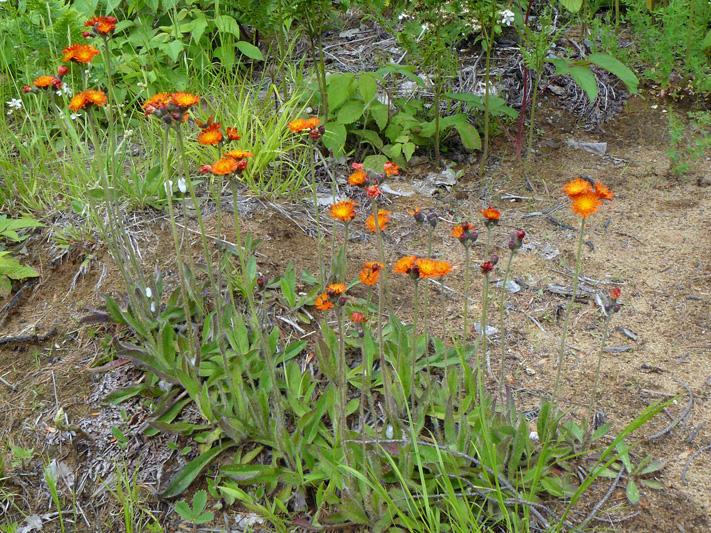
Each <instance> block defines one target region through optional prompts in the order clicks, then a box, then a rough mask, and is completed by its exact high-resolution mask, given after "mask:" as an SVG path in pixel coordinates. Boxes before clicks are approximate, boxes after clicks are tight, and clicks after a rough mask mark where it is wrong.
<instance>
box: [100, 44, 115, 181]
mask: <svg viewBox="0 0 711 533" xmlns="http://www.w3.org/2000/svg"><path fill="white" fill-rule="evenodd" d="M102 38H103V40H104V63H105V64H106V94H107V95H108V105H107V106H106V118H107V119H108V121H109V138H108V143H109V146H108V150H107V152H108V155H109V158H110V159H109V160H110V163H111V174H112V175H113V174H114V173H115V172H116V171H117V168H116V137H115V128H116V125H115V124H114V112H113V109H112V107H111V106H112V105H116V100H115V99H114V83H113V79H112V73H111V54H110V52H109V36H108V35H102Z"/></svg>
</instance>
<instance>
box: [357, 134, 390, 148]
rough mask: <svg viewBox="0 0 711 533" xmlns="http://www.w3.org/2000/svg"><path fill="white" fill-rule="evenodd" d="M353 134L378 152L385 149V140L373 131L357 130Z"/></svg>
mask: <svg viewBox="0 0 711 533" xmlns="http://www.w3.org/2000/svg"><path fill="white" fill-rule="evenodd" d="M353 133H355V134H356V135H357V136H358V137H360V138H361V139H363V141H365V142H367V143H370V144H372V145H373V146H374V147H375V148H376V149H377V150H382V149H383V140H382V139H381V138H380V135H378V134H377V133H375V132H374V131H373V130H362V131H361V130H356V131H354V132H353Z"/></svg>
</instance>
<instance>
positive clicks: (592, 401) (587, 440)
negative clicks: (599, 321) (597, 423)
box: [583, 309, 613, 451]
mask: <svg viewBox="0 0 711 533" xmlns="http://www.w3.org/2000/svg"><path fill="white" fill-rule="evenodd" d="M612 313H613V311H612V309H610V310H609V311H608V312H607V317H606V318H605V329H604V331H603V332H602V340H601V341H600V352H599V353H598V355H597V370H596V371H595V383H594V384H593V389H592V392H591V393H590V404H589V405H588V411H587V415H585V420H586V421H587V422H588V423H589V424H590V425H589V426H588V428H587V432H586V434H585V441H584V442H583V451H584V450H586V449H587V448H588V446H590V439H591V438H592V432H593V428H592V421H591V419H590V416H591V415H592V410H593V407H594V405H595V400H596V399H597V387H598V385H599V384H600V368H601V367H602V355H603V353H604V352H605V342H606V341H607V333H608V331H609V328H610V320H611V319H612Z"/></svg>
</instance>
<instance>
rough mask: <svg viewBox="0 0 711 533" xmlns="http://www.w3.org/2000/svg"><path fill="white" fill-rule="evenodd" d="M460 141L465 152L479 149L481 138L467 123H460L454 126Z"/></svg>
mask: <svg viewBox="0 0 711 533" xmlns="http://www.w3.org/2000/svg"><path fill="white" fill-rule="evenodd" d="M454 127H455V129H456V130H457V131H458V132H459V137H460V138H461V139H462V144H463V145H464V148H466V149H467V150H479V149H481V137H479V132H478V131H477V129H476V128H475V127H474V126H472V125H471V124H469V123H468V122H460V123H458V124H455V125H454ZM408 159H409V158H408Z"/></svg>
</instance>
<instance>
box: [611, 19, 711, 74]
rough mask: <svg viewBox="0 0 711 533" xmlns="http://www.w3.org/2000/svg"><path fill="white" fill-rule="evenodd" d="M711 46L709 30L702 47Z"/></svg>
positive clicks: (703, 48) (710, 31)
mask: <svg viewBox="0 0 711 533" xmlns="http://www.w3.org/2000/svg"><path fill="white" fill-rule="evenodd" d="M709 46H711V30H709V32H708V33H707V34H706V37H704V40H703V41H701V49H702V50H706V49H707V48H708V47H709ZM618 77H619V76H618Z"/></svg>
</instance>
